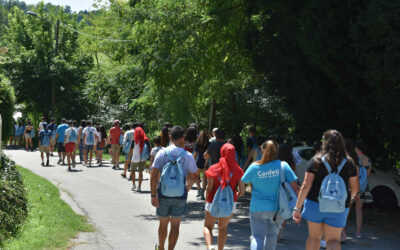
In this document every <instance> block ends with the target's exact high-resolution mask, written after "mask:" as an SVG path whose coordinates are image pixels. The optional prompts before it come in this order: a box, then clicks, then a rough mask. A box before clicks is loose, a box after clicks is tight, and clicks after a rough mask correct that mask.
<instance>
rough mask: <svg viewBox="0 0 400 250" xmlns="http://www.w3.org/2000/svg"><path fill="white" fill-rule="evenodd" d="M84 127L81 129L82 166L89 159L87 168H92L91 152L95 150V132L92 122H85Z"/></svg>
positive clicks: (85, 164)
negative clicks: (82, 145) (83, 160)
mask: <svg viewBox="0 0 400 250" xmlns="http://www.w3.org/2000/svg"><path fill="white" fill-rule="evenodd" d="M86 125H87V126H86V127H85V128H84V129H83V144H84V147H83V155H84V159H85V162H84V166H88V165H87V161H88V158H89V167H91V166H92V158H93V150H95V149H96V148H95V145H96V140H97V131H96V129H95V128H94V127H92V121H91V120H88V121H86Z"/></svg>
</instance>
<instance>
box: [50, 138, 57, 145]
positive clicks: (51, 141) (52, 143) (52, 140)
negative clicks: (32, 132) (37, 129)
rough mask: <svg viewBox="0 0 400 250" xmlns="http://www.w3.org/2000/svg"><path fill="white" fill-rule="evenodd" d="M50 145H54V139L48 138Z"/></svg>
mask: <svg viewBox="0 0 400 250" xmlns="http://www.w3.org/2000/svg"><path fill="white" fill-rule="evenodd" d="M50 145H51V146H55V145H56V139H53V138H50Z"/></svg>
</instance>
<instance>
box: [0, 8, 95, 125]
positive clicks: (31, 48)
mask: <svg viewBox="0 0 400 250" xmlns="http://www.w3.org/2000/svg"><path fill="white" fill-rule="evenodd" d="M46 7H47V8H48V9H49V12H48V13H47V14H48V16H46V17H45V18H47V19H50V20H51V21H52V22H55V20H56V19H60V20H61V22H62V23H63V25H62V27H60V36H59V37H60V39H59V46H58V51H59V53H58V56H57V57H55V55H54V29H53V28H54V27H53V25H52V24H51V23H48V22H46V21H43V20H42V19H39V18H34V17H32V16H27V15H26V14H24V12H23V11H21V10H20V9H18V8H14V9H13V12H12V14H9V16H8V20H9V27H8V28H7V34H6V36H5V39H4V40H5V41H4V43H5V44H6V45H7V46H8V48H9V50H8V52H7V53H6V55H5V58H4V59H3V60H2V65H1V66H2V68H3V72H4V74H5V75H6V76H7V77H8V78H9V79H10V81H11V84H12V85H13V86H14V88H15V91H16V98H17V103H26V105H27V106H28V107H29V108H31V109H32V110H33V111H34V112H37V113H41V114H44V115H45V116H48V115H49V111H50V109H51V83H52V82H53V81H56V90H55V93H56V100H57V101H56V114H57V116H58V117H60V116H68V117H74V118H76V119H79V118H83V117H86V115H87V113H88V112H89V110H90V107H91V106H90V105H89V104H88V102H87V100H86V99H85V98H84V96H83V94H82V90H83V86H84V83H85V82H86V76H87V74H88V71H89V70H90V69H91V68H92V66H93V60H92V58H91V57H90V56H87V55H85V54H84V53H81V51H80V50H79V46H78V41H77V38H78V34H77V33H76V32H74V31H72V30H71V29H68V28H67V26H66V25H69V26H71V27H74V28H75V29H76V28H77V26H78V24H77V23H76V22H74V21H73V19H71V18H70V15H69V14H67V13H65V12H64V11H63V10H62V9H61V8H60V7H54V6H48V5H47V6H46ZM33 11H35V12H36V13H38V15H39V16H41V17H43V16H45V14H46V13H45V12H44V5H43V3H40V4H38V6H37V7H36V8H34V9H33Z"/></svg>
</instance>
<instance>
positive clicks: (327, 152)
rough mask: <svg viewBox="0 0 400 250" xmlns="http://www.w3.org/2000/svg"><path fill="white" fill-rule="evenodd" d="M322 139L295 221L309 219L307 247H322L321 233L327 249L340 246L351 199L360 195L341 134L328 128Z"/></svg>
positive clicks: (353, 165) (305, 179) (352, 163)
mask: <svg viewBox="0 0 400 250" xmlns="http://www.w3.org/2000/svg"><path fill="white" fill-rule="evenodd" d="M322 141H323V142H322V149H321V151H320V152H318V153H317V154H316V155H315V156H314V157H313V158H312V159H311V160H310V161H309V163H308V166H307V171H306V174H305V177H304V181H303V184H302V186H301V189H300V193H299V196H298V199H297V203H296V207H295V208H294V214H293V219H294V221H295V222H296V223H300V220H301V218H302V217H304V219H306V220H307V223H308V232H309V233H308V239H307V242H306V250H312V249H319V247H320V240H321V237H322V234H323V235H324V238H325V240H326V243H327V248H328V249H341V246H340V234H341V232H342V229H343V227H344V226H345V225H346V219H347V215H348V213H349V206H350V201H353V200H358V199H359V195H358V190H359V184H358V177H357V168H356V166H355V164H354V161H353V160H352V159H351V157H349V156H348V155H347V153H346V149H345V143H344V140H343V137H342V135H341V134H340V133H339V132H338V131H337V130H328V131H326V132H325V133H324V134H323V136H322ZM349 189H350V191H349ZM350 194H351V195H350ZM303 204H304V209H303V211H302V207H303Z"/></svg>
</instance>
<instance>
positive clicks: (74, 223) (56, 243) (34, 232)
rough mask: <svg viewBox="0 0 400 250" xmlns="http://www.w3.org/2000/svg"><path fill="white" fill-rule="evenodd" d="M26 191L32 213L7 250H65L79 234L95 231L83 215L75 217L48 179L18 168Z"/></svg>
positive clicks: (8, 242)
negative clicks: (58, 249) (57, 249)
mask: <svg viewBox="0 0 400 250" xmlns="http://www.w3.org/2000/svg"><path fill="white" fill-rule="evenodd" d="M17 168H18V171H19V172H20V173H21V175H22V178H23V181H24V185H25V188H26V191H27V199H28V207H29V214H28V217H27V219H26V221H25V223H24V225H23V226H22V227H21V230H20V233H19V234H18V235H17V237H16V238H12V239H10V240H8V241H7V242H6V243H5V245H4V249H55V248H66V247H67V246H68V242H69V239H71V238H73V237H75V235H76V234H77V233H78V232H91V231H94V228H93V226H91V225H90V224H88V222H87V219H86V218H85V217H84V216H81V215H78V214H76V213H75V212H74V211H73V210H72V209H71V208H70V207H69V206H68V205H67V204H66V203H65V202H64V201H63V200H61V198H60V193H59V190H58V188H57V187H56V186H54V185H53V184H51V183H50V182H49V181H47V180H46V179H44V178H42V177H39V176H37V175H35V174H33V173H32V172H31V171H29V170H27V169H25V168H22V167H20V166H17Z"/></svg>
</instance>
